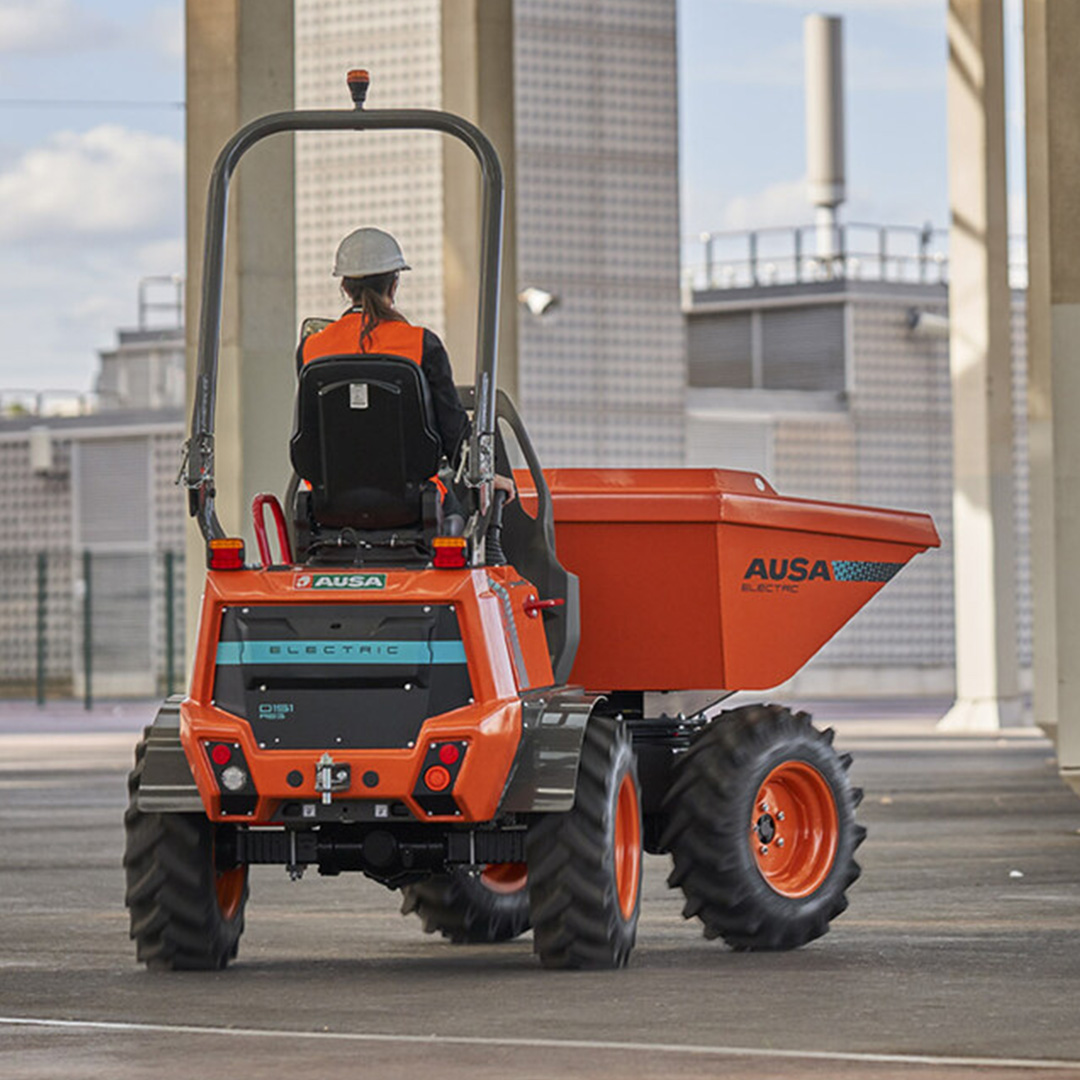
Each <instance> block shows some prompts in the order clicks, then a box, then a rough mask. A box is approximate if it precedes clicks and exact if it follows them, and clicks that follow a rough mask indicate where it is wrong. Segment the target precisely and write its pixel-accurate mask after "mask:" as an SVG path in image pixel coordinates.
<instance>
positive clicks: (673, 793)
mask: <svg viewBox="0 0 1080 1080" xmlns="http://www.w3.org/2000/svg"><path fill="white" fill-rule="evenodd" d="M850 764H851V759H850V757H848V756H847V755H843V756H841V755H838V754H837V753H836V752H835V751H834V750H833V748H832V732H831V731H828V732H822V731H819V730H818V729H817V728H815V727H813V726H812V724H811V723H810V717H809V716H807V714H806V713H794V714H793V713H791V712H790V711H789V710H788V709H785V708H782V707H780V706H777V705H753V706H748V707H746V708H742V709H735V710H732V711H731V712H730V713H725V714H723V715H722V716H720V717H719V718H718V719H717V720H715V721H714V722H713V723H712V724H711V725H710V726H709V727H708V728H706V729H705V731H704V732H703V733H702V734H701V735H700V736H699V737H698V738H697V739H696V740H695V742H694V743H693V744H692V745H691V747H690V749H689V750H687V752H686V753H685V754H684V755H683V756H682V757H681V758H680V759H679V760H678V761H677V762H676V766H675V772H674V779H673V781H672V784H671V787H670V789H669V791H668V793H667V795H666V796H665V799H664V812H665V814H666V815H667V827H666V829H665V830H664V835H663V837H662V839H661V842H662V844H663V846H664V847H665V848H667V849H668V850H669V851H670V852H671V854H672V858H673V860H674V867H673V869H672V871H671V874H670V876H669V878H668V884H669V885H671V886H672V887H675V886H678V887H679V888H681V889H682V891H683V893H684V895H685V896H686V904H685V907H684V909H683V915H684V916H685V917H686V918H688V919H689V918H694V917H697V918H699V919H700V920H701V921H702V923H703V924H704V927H705V936H706V937H707V938H715V937H722V938H723V939H724V940H725V941H726V942H727V943H728V944H729V945H731V946H732V947H734V948H736V949H747V950H749V949H762V950H764V949H793V948H797V947H798V946H800V945H804V944H806V943H807V942H808V941H813V940H814V939H815V938H818V937H820V936H821V935H822V934H824V933H825V932H826V931H827V930H828V929H829V923H830V922H831V920H832V919H834V918H835V917H836V916H837V915H839V914H840V913H841V912H843V911H844V910H845V909H846V907H847V895H846V893H847V889H848V887H849V886H850V885H851V884H852V883H853V882H854V881H855V880H856V879H857V878H858V877H859V873H860V869H859V864H858V863H857V862H856V861H855V858H854V854H855V849H856V848H857V847H858V846H859V845H860V844H861V843H862V841H863V839H864V838H865V836H866V830H865V829H864V828H863V827H862V826H861V825H857V824H856V822H855V808H856V806H858V804H859V802H860V801H861V798H862V792H861V791H859V790H858V789H857V788H853V787H852V786H851V782H850V780H849V779H848V775H847V770H848V768H849V766H850Z"/></svg>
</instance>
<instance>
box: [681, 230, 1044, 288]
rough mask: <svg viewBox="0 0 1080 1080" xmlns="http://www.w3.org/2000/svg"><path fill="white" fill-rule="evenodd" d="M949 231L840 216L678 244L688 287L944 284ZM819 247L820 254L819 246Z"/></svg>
mask: <svg viewBox="0 0 1080 1080" xmlns="http://www.w3.org/2000/svg"><path fill="white" fill-rule="evenodd" d="M948 241H949V231H948V230H947V229H935V228H934V227H933V226H932V225H930V224H926V225H923V226H917V225H876V224H869V223H865V222H845V223H843V224H839V225H834V226H832V227H824V228H823V227H822V226H818V225H791V226H777V227H773V228H765V229H739V230H725V231H721V232H704V233H701V234H699V235H698V236H696V237H691V238H688V239H686V240H685V241H684V244H683V287H684V288H685V289H689V290H692V291H694V290H702V289H737V288H750V287H754V286H768V285H793V284H802V283H805V282H814V281H836V280H847V281H896V282H906V283H909V284H924V285H932V284H946V283H947V282H948V276H949V257H948ZM822 252H825V254H822ZM1009 284H1010V285H1011V286H1012V287H1013V288H1019V289H1022V288H1026V286H1027V243H1026V238H1025V237H1023V236H1011V237H1010V238H1009Z"/></svg>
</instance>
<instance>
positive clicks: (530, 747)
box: [499, 686, 604, 814]
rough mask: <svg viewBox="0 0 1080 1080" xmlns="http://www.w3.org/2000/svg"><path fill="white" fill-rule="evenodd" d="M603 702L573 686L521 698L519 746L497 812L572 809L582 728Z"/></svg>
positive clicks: (583, 733) (554, 811)
mask: <svg viewBox="0 0 1080 1080" xmlns="http://www.w3.org/2000/svg"><path fill="white" fill-rule="evenodd" d="M603 700H604V698H603V697H602V696H601V695H598V694H586V693H584V692H583V691H582V689H581V688H580V687H576V686H570V687H563V688H560V689H552V690H547V691H539V692H537V693H534V694H529V695H525V696H523V697H522V699H521V743H520V745H519V746H518V752H517V756H516V758H515V759H514V768H513V770H512V771H511V773H510V779H509V781H508V782H507V785H506V790H505V791H504V792H503V797H502V801H501V802H500V804H499V809H500V810H502V811H506V812H517V813H544V814H547V813H561V812H564V811H566V810H569V809H570V808H571V807H572V806H573V805H574V790H575V788H576V786H577V772H578V763H579V762H580V760H581V743H582V740H583V739H584V737H585V725H586V724H587V723H588V721H589V717H590V716H591V715H592V712H593V709H595V707H596V705H597V704H598V703H599V702H601V701H603Z"/></svg>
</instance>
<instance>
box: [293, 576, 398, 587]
mask: <svg viewBox="0 0 1080 1080" xmlns="http://www.w3.org/2000/svg"><path fill="white" fill-rule="evenodd" d="M293 588H294V589H385V588H386V575H385V574H297V575H296V577H294V578H293Z"/></svg>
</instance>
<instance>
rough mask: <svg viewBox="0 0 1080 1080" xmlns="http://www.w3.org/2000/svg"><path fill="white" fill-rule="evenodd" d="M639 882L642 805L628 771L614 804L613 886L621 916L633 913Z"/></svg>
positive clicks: (625, 917) (627, 917) (627, 916)
mask: <svg viewBox="0 0 1080 1080" xmlns="http://www.w3.org/2000/svg"><path fill="white" fill-rule="evenodd" d="M640 885H641V807H640V806H639V805H638V793H637V787H636V786H635V785H634V779H633V777H632V776H631V775H630V773H627V774H626V775H625V776H624V777H623V778H622V783H621V784H619V797H618V801H617V803H616V806H615V887H616V888H617V889H618V892H619V908H620V910H621V911H622V914H623V918H624V919H629V918H630V916H631V915H633V914H634V908H635V907H636V906H637V898H638V889H639V888H640Z"/></svg>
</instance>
